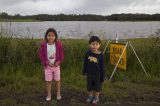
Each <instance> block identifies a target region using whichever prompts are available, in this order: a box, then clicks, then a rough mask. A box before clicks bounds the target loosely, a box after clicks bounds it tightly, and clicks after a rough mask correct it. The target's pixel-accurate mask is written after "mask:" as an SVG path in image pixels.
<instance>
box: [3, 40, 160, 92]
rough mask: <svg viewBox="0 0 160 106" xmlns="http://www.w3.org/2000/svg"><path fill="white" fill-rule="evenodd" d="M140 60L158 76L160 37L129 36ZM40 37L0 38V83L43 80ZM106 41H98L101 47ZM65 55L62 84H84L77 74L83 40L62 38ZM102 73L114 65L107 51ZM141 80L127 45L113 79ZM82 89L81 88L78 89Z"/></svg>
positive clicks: (17, 85)
mask: <svg viewBox="0 0 160 106" xmlns="http://www.w3.org/2000/svg"><path fill="white" fill-rule="evenodd" d="M130 41H131V43H132V44H133V46H134V48H135V50H136V52H137V54H138V56H139V57H140V60H141V61H142V63H143V65H144V67H145V68H146V71H147V72H148V73H149V74H150V76H151V77H152V78H158V77H159V76H160V73H159V71H160V68H159V65H160V55H159V54H160V47H159V45H160V40H159V39H158V40H157V39H155V38H147V39H131V40H130ZM40 42H41V40H36V39H19V38H8V37H1V38H0V86H7V83H10V85H12V86H11V87H10V88H11V89H15V90H16V89H20V88H23V87H28V86H29V85H30V84H31V85H34V86H36V85H37V82H38V85H41V84H42V83H43V66H42V65H41V63H40V60H39V57H38V50H39V46H40ZM106 42H107V41H103V42H102V44H101V50H103V49H104V47H105V44H106ZM62 43H63V46H64V54H65V58H64V61H63V63H62V65H61V76H62V84H63V85H66V86H71V87H74V88H76V89H81V88H85V87H84V86H85V82H86V81H85V77H83V76H82V75H81V73H82V65H83V58H84V55H85V52H86V51H87V50H88V41H87V40H72V39H62ZM104 55H105V69H106V73H105V74H106V76H107V77H108V78H109V77H110V75H111V73H112V71H113V68H114V66H112V65H110V64H109V52H106V53H105V54H104ZM124 78H125V79H127V80H131V81H134V80H137V79H138V80H143V79H144V78H145V73H144V72H143V70H142V68H141V66H140V64H139V63H138V60H137V59H136V57H135V55H134V53H133V52H132V50H131V48H129V47H128V48H127V70H126V71H122V70H120V69H117V70H116V73H115V75H114V77H113V79H116V80H123V79H124ZM82 90H83V89H82Z"/></svg>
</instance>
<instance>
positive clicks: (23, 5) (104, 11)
mask: <svg viewBox="0 0 160 106" xmlns="http://www.w3.org/2000/svg"><path fill="white" fill-rule="evenodd" d="M0 12H7V13H8V14H12V15H14V14H21V15H33V14H59V13H64V14H99V15H110V14H115V13H146V14H155V13H160V0H0Z"/></svg>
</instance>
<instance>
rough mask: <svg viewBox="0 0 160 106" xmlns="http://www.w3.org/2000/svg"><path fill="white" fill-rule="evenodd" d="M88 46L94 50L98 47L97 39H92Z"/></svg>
mask: <svg viewBox="0 0 160 106" xmlns="http://www.w3.org/2000/svg"><path fill="white" fill-rule="evenodd" d="M89 46H90V48H91V50H92V51H94V52H96V51H97V50H98V49H99V47H100V44H99V43H98V42H97V41H94V42H92V43H91V44H90V45H89Z"/></svg>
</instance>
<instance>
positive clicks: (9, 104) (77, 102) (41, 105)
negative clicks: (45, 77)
mask: <svg viewBox="0 0 160 106" xmlns="http://www.w3.org/2000/svg"><path fill="white" fill-rule="evenodd" d="M3 90H4V89H1V91H0V106H92V104H89V103H86V102H85V100H86V97H87V93H86V92H80V91H77V90H75V89H70V88H67V89H62V100H61V101H56V96H55V95H56V94H55V92H54V90H53V93H52V95H53V97H52V100H51V101H50V102H46V101H45V96H46V92H45V91H38V90H37V91H36V90H33V91H30V92H28V91H26V92H25V91H23V92H21V93H13V92H4V91H3ZM119 95H121V94H119ZM144 95H145V98H144V96H143V97H140V96H139V97H137V94H134V93H130V94H128V95H127V96H126V97H125V98H123V97H122V98H112V97H108V96H107V95H104V94H101V95H100V102H99V103H98V104H97V106H135V105H136V106H143V105H144V106H145V105H146V106H160V90H158V91H154V92H152V93H149V92H146V94H144Z"/></svg>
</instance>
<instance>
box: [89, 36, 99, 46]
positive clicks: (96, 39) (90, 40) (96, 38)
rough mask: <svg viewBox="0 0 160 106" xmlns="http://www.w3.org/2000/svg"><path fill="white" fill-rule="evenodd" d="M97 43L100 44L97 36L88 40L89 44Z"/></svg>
mask: <svg viewBox="0 0 160 106" xmlns="http://www.w3.org/2000/svg"><path fill="white" fill-rule="evenodd" d="M95 41H97V42H98V43H99V44H100V43H101V40H100V39H99V37H97V36H91V37H90V39H89V44H91V43H92V42H95Z"/></svg>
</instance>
